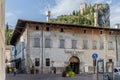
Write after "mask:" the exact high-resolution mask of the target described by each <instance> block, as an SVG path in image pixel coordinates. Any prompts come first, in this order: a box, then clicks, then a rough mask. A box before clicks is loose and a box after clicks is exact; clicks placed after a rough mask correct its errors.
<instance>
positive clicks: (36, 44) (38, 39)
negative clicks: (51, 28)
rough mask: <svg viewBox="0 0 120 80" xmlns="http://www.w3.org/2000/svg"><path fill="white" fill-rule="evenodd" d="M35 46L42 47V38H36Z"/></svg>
mask: <svg viewBox="0 0 120 80" xmlns="http://www.w3.org/2000/svg"><path fill="white" fill-rule="evenodd" d="M34 46H35V47H40V38H34Z"/></svg>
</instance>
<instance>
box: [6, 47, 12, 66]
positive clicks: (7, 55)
mask: <svg viewBox="0 0 120 80" xmlns="http://www.w3.org/2000/svg"><path fill="white" fill-rule="evenodd" d="M5 62H6V67H10V66H11V64H10V46H6V47H5Z"/></svg>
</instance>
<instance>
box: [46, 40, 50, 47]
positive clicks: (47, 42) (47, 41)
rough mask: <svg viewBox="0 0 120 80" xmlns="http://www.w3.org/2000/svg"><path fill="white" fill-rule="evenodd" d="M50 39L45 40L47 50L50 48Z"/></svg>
mask: <svg viewBox="0 0 120 80" xmlns="http://www.w3.org/2000/svg"><path fill="white" fill-rule="evenodd" d="M50 47H51V45H50V39H45V48H50Z"/></svg>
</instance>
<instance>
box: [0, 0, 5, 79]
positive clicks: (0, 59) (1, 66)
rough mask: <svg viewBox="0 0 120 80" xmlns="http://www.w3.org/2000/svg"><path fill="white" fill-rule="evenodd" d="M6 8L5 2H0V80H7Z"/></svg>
mask: <svg viewBox="0 0 120 80" xmlns="http://www.w3.org/2000/svg"><path fill="white" fill-rule="evenodd" d="M4 28H5V8H4V0H0V80H5V37H4V31H5V30H4Z"/></svg>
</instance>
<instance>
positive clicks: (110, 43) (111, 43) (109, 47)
mask: <svg viewBox="0 0 120 80" xmlns="http://www.w3.org/2000/svg"><path fill="white" fill-rule="evenodd" d="M108 50H113V42H112V41H109V42H108Z"/></svg>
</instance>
